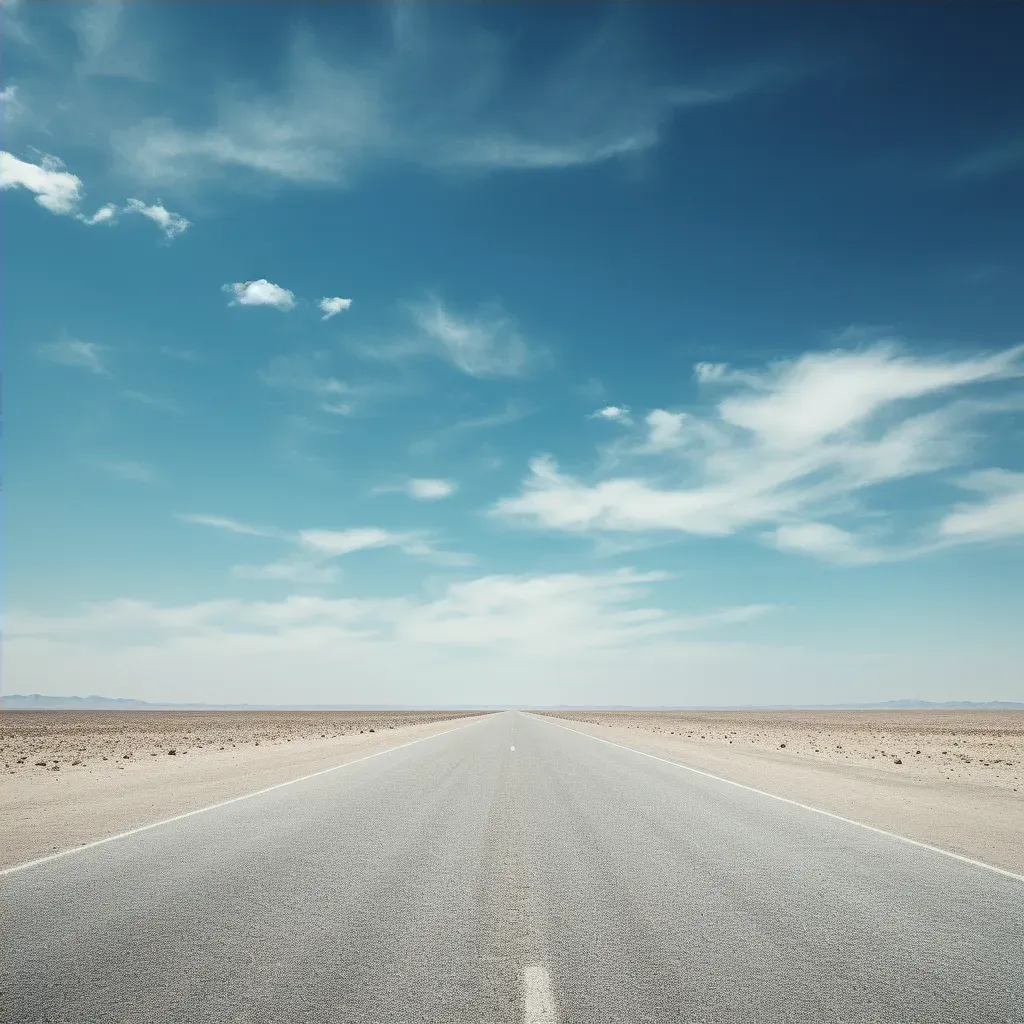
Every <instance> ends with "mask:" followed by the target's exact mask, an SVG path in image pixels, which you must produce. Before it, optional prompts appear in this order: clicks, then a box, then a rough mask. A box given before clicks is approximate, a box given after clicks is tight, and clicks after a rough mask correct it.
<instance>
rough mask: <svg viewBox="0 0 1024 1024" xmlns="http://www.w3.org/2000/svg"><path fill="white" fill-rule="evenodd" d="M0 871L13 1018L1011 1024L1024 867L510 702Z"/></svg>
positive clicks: (1022, 1009) (1023, 990)
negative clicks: (862, 824) (893, 830)
mask: <svg viewBox="0 0 1024 1024" xmlns="http://www.w3.org/2000/svg"><path fill="white" fill-rule="evenodd" d="M0 889H2V892H3V897H2V898H3V904H2V906H3V912H4V919H5V922H6V924H5V931H6V936H5V941H6V943H7V944H8V948H7V950H6V955H5V963H4V967H3V980H2V986H3V995H2V997H0V1012H2V1013H3V1014H4V1019H5V1020H9V1021H17V1022H19V1024H28V1022H34V1021H69V1022H75V1024H78V1022H83V1024H84V1022H88V1024H105V1022H116V1024H124V1022H129V1021H131V1022H136V1021H138V1022H158V1021H159V1022H163V1021H188V1022H206V1021H218V1022H219V1021H245V1022H253V1021H288V1022H306V1021H318V1022H319V1021H324V1022H326V1021H330V1022H343V1024H348V1022H351V1024H371V1022H372V1024H432V1022H439V1024H440V1022H446V1024H447V1022H451V1024H456V1022H457V1024H505V1022H509V1024H556V1022H558V1024H568V1022H579V1024H612V1022H622V1024H625V1022H629V1024H638V1022H645V1024H647V1022H667V1021H686V1022H704V1021H708V1022H711V1021H713V1022H734V1021H744V1022H746V1021H766V1022H767V1021H771V1022H773V1024H776V1022H784V1021H801V1022H815V1024H817V1022H823V1021H827V1022H839V1021H844V1022H845V1021H858V1022H865V1024H867V1022H870V1024H880V1022H886V1021H892V1022H899V1024H912V1022H933V1021H934V1022H939V1021H941V1022H971V1021H977V1022H979V1024H996V1022H1007V1021H1012V1022H1024V957H1022V955H1021V950H1022V949H1024V881H1021V880H1019V879H1016V878H1013V877H1008V876H1006V875H1001V874H998V873H996V872H992V871H987V870H985V869H983V868H979V867H976V866H972V865H970V864H966V863H964V862H962V861H958V860H956V859H953V858H951V857H946V856H943V855H942V854H940V853H936V852H933V851H930V850H927V849H922V848H920V847H917V846H913V845H911V844H908V843H904V842H901V841H899V840H898V839H895V838H892V837H888V836H885V835H879V834H877V833H875V832H871V831H869V830H866V829H862V828H859V827H857V826H856V825H851V824H847V823H844V822H842V821H837V820H835V819H832V818H829V817H826V816H823V815H820V814H815V813H813V812H810V811H808V810H805V809H802V808H800V807H797V806H794V805H792V804H787V803H784V802H781V801H778V800H773V799H770V798H767V797H765V796H760V795H758V794H756V793H753V792H750V791H748V790H745V789H742V788H739V787H736V786H732V785H729V784H728V783H725V782H722V781H719V780H715V779H713V778H706V777H703V776H700V775H696V774H693V773H690V772H687V771H685V770H681V769H680V768H678V767H676V766H673V765H671V764H669V763H666V762H663V761H659V760H656V759H653V758H651V757H646V756H644V755H642V754H640V753H638V752H634V751H629V750H626V749H624V748H621V747H617V746H614V745H611V744H608V743H604V742H601V741H599V740H596V739H594V738H592V737H588V736H585V735H581V734H579V733H576V732H573V731H571V730H568V729H565V728H562V727H560V726H558V725H556V724H554V723H553V722H551V721H550V720H544V719H541V718H536V717H533V716H530V715H526V714H522V713H519V712H506V713H502V714H498V715H494V716H491V717H488V718H484V719H481V720H476V721H474V722H473V723H471V724H469V725H467V726H463V727H461V728H459V729H456V730H454V731H452V732H448V733H443V734H441V735H438V736H434V737H431V738H430V739H427V740H423V741H421V742H418V743H415V744H413V745H410V746H406V747H403V748H400V749H396V750H392V751H389V752H388V753H385V754H382V755H380V756H377V757H374V758H372V759H370V760H366V761H361V762H357V763H354V764H351V765H349V766H347V767H345V768H342V769H340V770H338V771H334V772H330V773H328V774H324V775H320V776H317V777H315V778H310V779H308V780H306V781H302V782H298V783H296V784H295V785H290V786H285V787H282V788H279V789H275V790H273V791H271V792H268V793H265V794H262V795H258V796H254V797H253V798H251V799H247V800H241V801H237V802H234V803H231V804H229V805H227V806H224V807H220V808H217V809H215V810H211V811H209V812H208V813H204V814H198V815H195V816H192V817H188V818H185V819H182V820H179V821H174V822H172V823H169V824H165V825H160V826H158V827H156V828H153V829H149V830H146V831H142V832H138V833H136V834H134V835H131V836H128V837H126V838H123V839H119V840H116V841H114V842H110V843H106V844H104V845H101V846H95V847H92V848H90V849H85V850H82V851H79V852H76V853H74V854H72V855H70V856H67V857H63V858H60V859H57V860H52V861H49V862H47V863H43V864H38V865H36V866H34V867H29V868H26V869H23V870H20V871H14V872H13V873H10V874H7V875H5V876H4V877H2V878H0Z"/></svg>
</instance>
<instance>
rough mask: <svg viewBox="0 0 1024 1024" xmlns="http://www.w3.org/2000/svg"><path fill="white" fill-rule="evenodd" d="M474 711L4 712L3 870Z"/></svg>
mask: <svg viewBox="0 0 1024 1024" xmlns="http://www.w3.org/2000/svg"><path fill="white" fill-rule="evenodd" d="M479 714H480V712H476V711H472V712H470V711H465V712H463V711H110V712H107V711H10V710H5V711H0V763H2V764H3V765H4V778H5V782H4V784H3V786H2V787H0V817H2V818H3V821H4V823H5V825H6V827H5V829H4V831H3V833H2V836H0V869H2V868H4V867H9V866H11V865H14V864H19V863H23V862H25V861H27V860H31V859H33V858H36V857H41V856H46V855H47V854H50V853H55V852H58V851H61V850H65V849H68V848H70V847H73V846H78V845H82V844H84V843H87V842H92V841H94V840H96V839H100V838H103V837H104V836H108V835H112V834H114V833H117V832H122V831H126V830H128V829H131V828H136V827H138V826H140V825H145V824H149V823H150V822H153V821H160V820H162V819H164V818H168V817H173V816H174V815H177V814H183V813H185V812H187V811H190V810H194V809H196V808H199V807H204V806H208V805H209V804H212V803H216V802H219V801H221V800H228V799H230V798H232V797H234V796H239V795H241V794H243V793H249V792H253V791H255V790H258V789H262V788H265V787H267V786H272V785H276V784H277V783H280V782H286V781H288V780H290V779H294V778H298V777H300V776H302V775H305V774H309V773H311V772H315V771H320V770H322V769H324V768H329V767H332V766H334V765H338V764H342V763H345V762H347V761H352V760H355V759H356V758H360V757H365V756H367V755H371V754H375V753H379V752H380V751H383V750H386V749H388V748H389V747H394V746H397V745H399V744H401V743H408V742H410V741H411V740H416V739H422V738H425V737H427V736H432V735H435V734H437V733H439V732H445V731H446V730H448V729H452V728H456V727H458V726H459V725H461V724H463V722H464V720H468V719H470V718H473V717H476V716H478V715H479Z"/></svg>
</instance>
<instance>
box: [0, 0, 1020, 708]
mask: <svg viewBox="0 0 1024 1024" xmlns="http://www.w3.org/2000/svg"><path fill="white" fill-rule="evenodd" d="M2 16H3V19H4V36H5V60H4V67H3V78H2V84H0V88H2V90H3V91H2V102H3V125H4V138H3V156H2V158H0V159H2V165H0V183H2V186H3V189H4V192H3V198H2V202H3V216H4V235H5V260H4V276H3V339H4V373H5V384H6V396H5V397H6V402H5V405H6V424H5V428H6V429H5V452H4V455H5V476H6V503H5V509H4V516H5V523H4V526H5V532H6V551H5V556H6V572H5V604H6V609H7V614H6V617H5V618H6V621H5V652H4V658H5V665H4V674H5V678H4V688H5V691H6V692H41V693H52V694H66V693H75V694H88V693H102V694H106V695H109V696H134V697H141V698H146V699H164V700H183V701H193V700H205V701H211V702H220V701H225V702H227V701H250V702H271V703H284V702H297V703H319V702H330V703H349V702H352V703H375V702H382V703H403V702H408V703H414V704H433V703H452V702H455V703H457V702H470V703H490V702H495V703H596V704H600V703H630V702H635V703H642V704H651V703H666V704H703V703H722V704H731V703H748V702H755V703H788V702H822V703H829V702H839V701H851V700H876V699H890V698H899V697H908V696H917V697H922V698H927V699H937V700H940V699H1014V698H1016V699H1019V698H1020V697H1021V690H1022V688H1021V675H1020V669H1019V666H1020V664H1022V663H1024V640H1022V638H1021V630H1020V622H1021V621H1024V582H1022V581H1024V544H1022V539H1024V444H1022V441H1024V347H1022V346H1024V334H1022V332H1021V314H1022V311H1024V309H1022V307H1024V303H1022V299H1021V296H1024V231H1022V230H1021V229H1022V210H1024V175H1022V172H1024V122H1022V120H1021V113H1020V112H1021V110H1022V109H1024V102H1022V101H1024V72H1022V70H1021V67H1020V62H1019V53H1018V50H1017V47H1016V46H1015V40H1019V39H1020V38H1021V33H1022V32H1024V10H1022V9H1021V8H1020V7H1019V6H1016V5H999V6H991V7H989V6H982V5H971V6H967V5H945V6H942V7H938V6H935V5H919V6H913V7H911V6H900V7H896V6H889V5H878V6H873V7H862V6H854V5H849V6H842V7H840V6H832V5H827V6H826V5H821V6H810V7H809V6H807V5H798V6H794V7H792V8H786V7H778V6H769V5H752V6H749V7H744V6H742V5H708V6H699V5H678V6H675V5H655V4H652V5H636V4H630V5H620V6H610V7H599V6H589V5H588V6H584V5H565V6H557V5H524V6H501V5H497V4H488V5H481V6H474V5H471V4H458V5H453V6H450V7H449V6H445V5H441V4H430V5H412V6H402V5H393V6H385V5H345V4H338V5H326V4H324V5H321V4H317V5H310V6H308V7H306V6H303V5H284V4H280V5H275V4H253V5H242V4H232V5H198V4H166V5H161V4H145V5H127V4H126V5H118V4H114V3H103V4H97V5H86V4H75V5H68V6H62V5H58V4H45V5H32V4H26V3H22V2H13V3H12V2H11V0H4V3H3V10H2Z"/></svg>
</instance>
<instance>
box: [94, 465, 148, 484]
mask: <svg viewBox="0 0 1024 1024" xmlns="http://www.w3.org/2000/svg"><path fill="white" fill-rule="evenodd" d="M98 465H99V468H100V469H102V470H103V472H104V473H108V474H109V475H110V476H114V477H117V479H118V480H127V481H128V482H129V483H133V484H155V483H158V482H159V480H160V476H159V474H158V473H157V471H156V470H155V469H154V468H153V467H152V466H150V465H149V464H148V463H146V462H132V461H129V460H126V461H107V462H100V463H98Z"/></svg>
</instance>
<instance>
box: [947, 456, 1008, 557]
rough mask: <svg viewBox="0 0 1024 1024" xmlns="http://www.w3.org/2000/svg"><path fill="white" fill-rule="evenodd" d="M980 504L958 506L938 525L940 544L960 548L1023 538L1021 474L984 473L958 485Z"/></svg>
mask: <svg viewBox="0 0 1024 1024" xmlns="http://www.w3.org/2000/svg"><path fill="white" fill-rule="evenodd" d="M959 483H960V486H961V487H963V488H964V489H965V490H969V491H974V492H977V493H978V494H980V495H982V500H980V501H974V502H964V503H961V504H959V505H958V506H957V507H956V509H954V510H953V511H952V512H949V513H947V514H946V515H945V516H944V517H943V518H942V520H941V521H940V522H939V524H938V533H939V537H940V539H941V540H942V541H945V542H947V543H948V542H956V543H960V544H965V543H971V542H983V541H998V540H1008V539H1010V538H1013V537H1019V538H1024V473H1016V472H1011V471H1009V470H1005V469H988V470H980V471H978V472H975V473H971V474H969V475H968V476H966V477H964V478H963V479H962V480H960V481H959Z"/></svg>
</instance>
